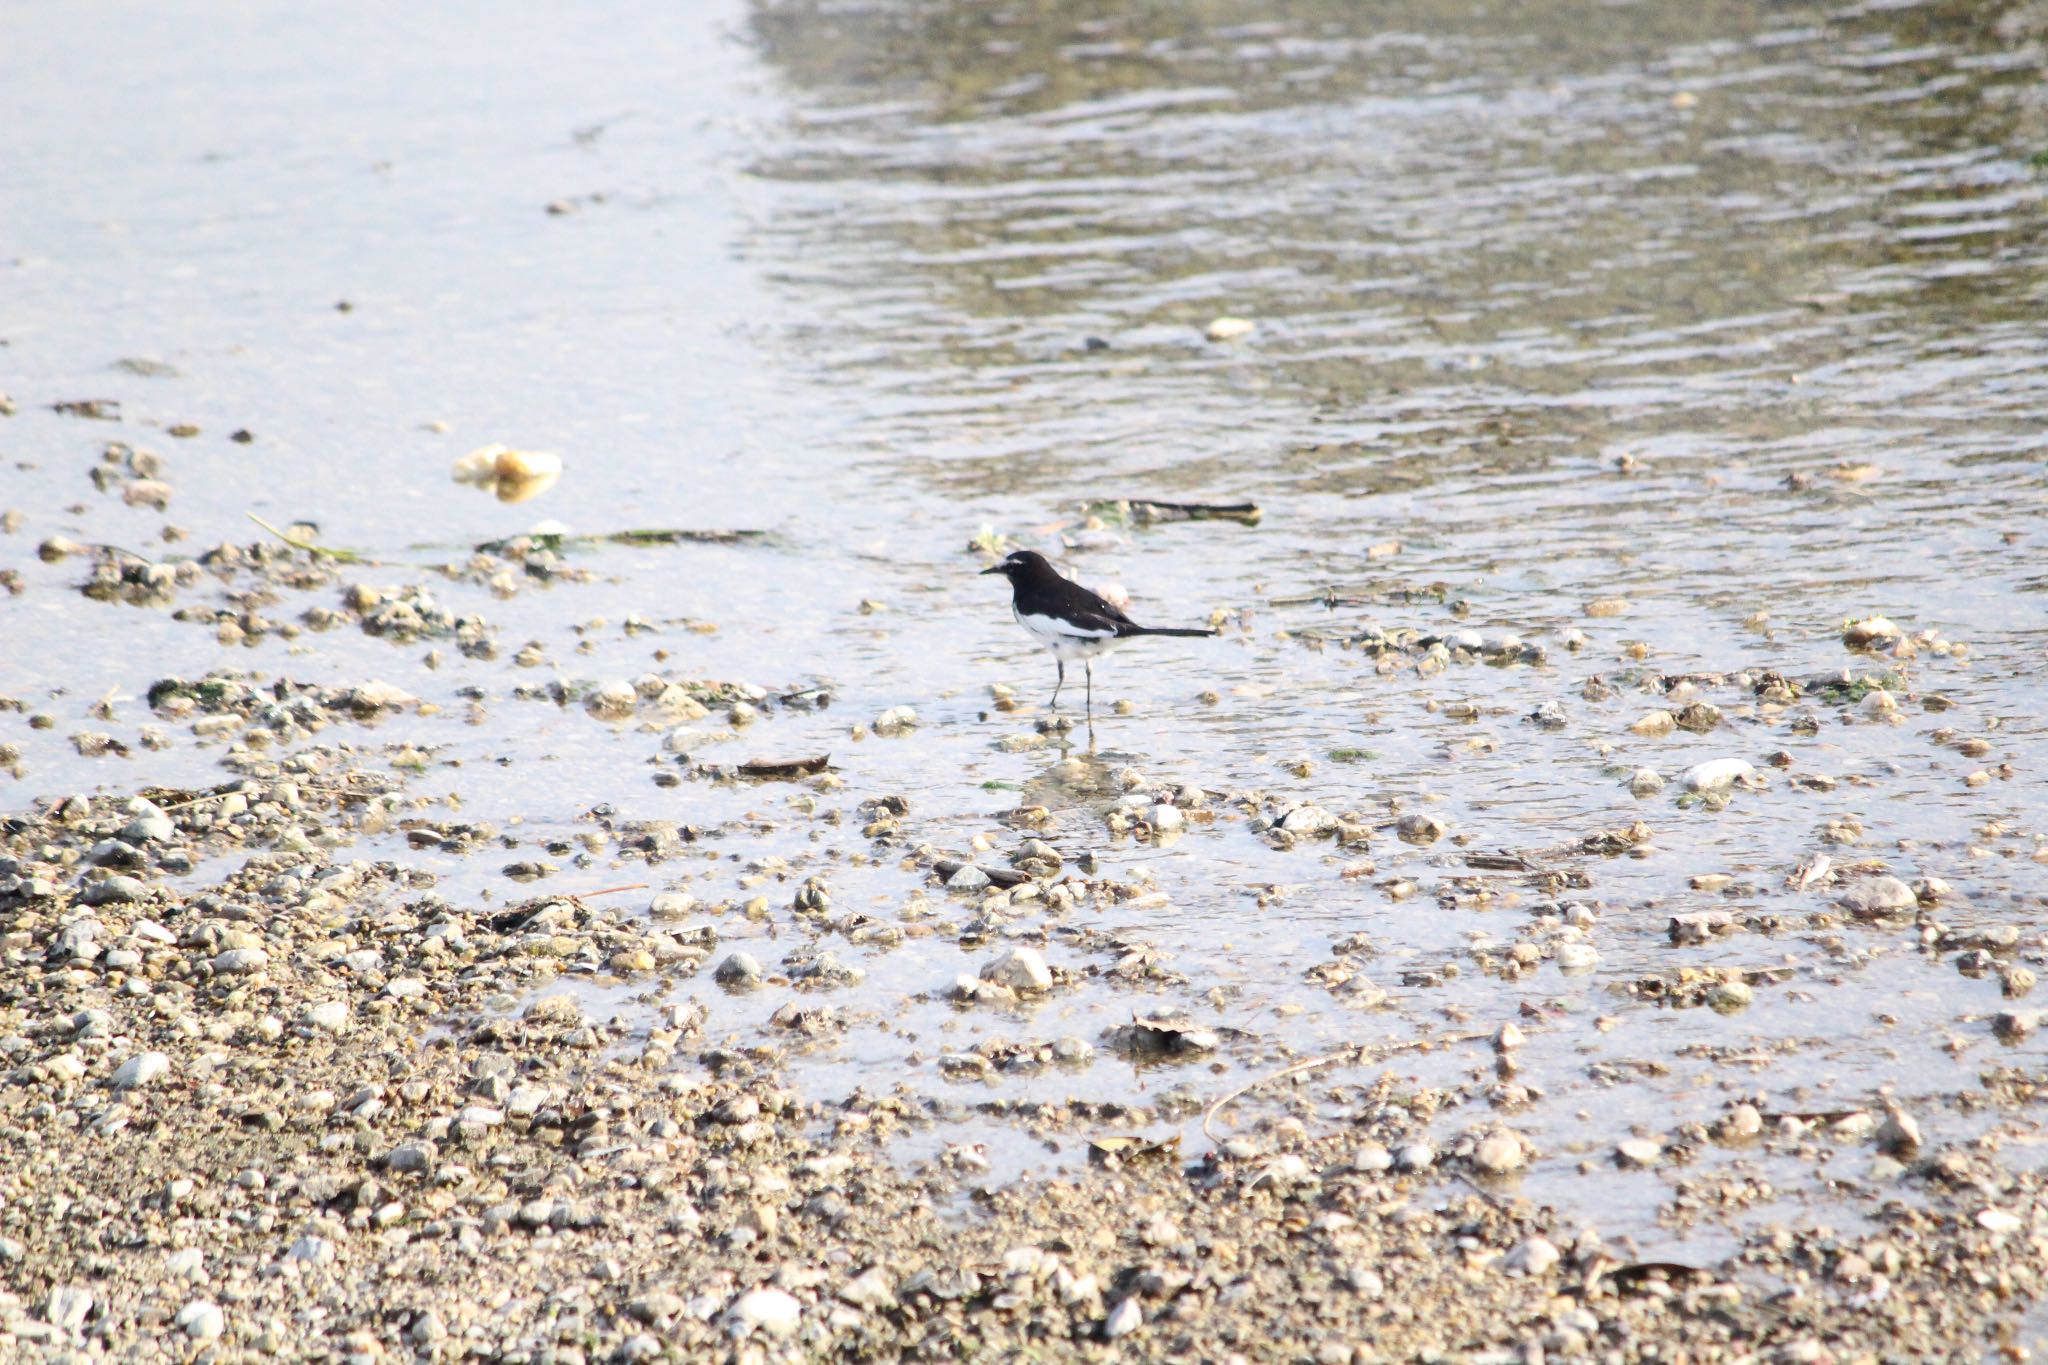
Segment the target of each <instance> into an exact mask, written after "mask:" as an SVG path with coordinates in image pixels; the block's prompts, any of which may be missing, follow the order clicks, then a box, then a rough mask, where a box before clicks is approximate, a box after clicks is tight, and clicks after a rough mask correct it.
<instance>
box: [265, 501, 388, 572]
mask: <svg viewBox="0 0 2048 1365" xmlns="http://www.w3.org/2000/svg"><path fill="white" fill-rule="evenodd" d="M249 520H251V521H253V522H255V523H256V524H257V525H258V526H261V527H262V528H263V529H264V530H266V531H268V532H270V534H272V535H274V536H276V537H277V538H278V539H279V540H281V541H283V542H284V543H285V544H287V545H289V546H291V547H292V548H293V549H294V550H304V551H305V552H306V553H307V554H309V555H311V556H313V557H314V558H315V559H332V560H334V561H335V562H337V563H340V564H376V563H377V562H378V561H377V560H374V559H372V558H370V557H369V556H368V555H365V554H358V553H357V552H356V551H354V550H338V549H335V548H334V547H332V546H329V545H316V544H314V543H313V542H312V541H310V540H304V539H301V538H299V537H297V536H292V535H288V534H286V533H285V532H283V531H280V530H278V529H277V528H276V527H275V526H272V525H271V524H270V523H269V522H267V521H265V520H264V519H263V518H261V517H259V516H257V515H256V514H255V513H254V512H251V513H249Z"/></svg>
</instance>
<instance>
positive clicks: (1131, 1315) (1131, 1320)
mask: <svg viewBox="0 0 2048 1365" xmlns="http://www.w3.org/2000/svg"><path fill="white" fill-rule="evenodd" d="M1144 1325H1145V1314H1144V1311H1143V1310H1142V1309H1140V1308H1139V1307H1138V1301H1137V1299H1136V1298H1127V1299H1123V1300H1121V1301H1119V1302H1118V1304H1117V1306H1116V1307H1114V1308H1112V1309H1110V1310H1109V1316H1108V1317H1106V1318H1104V1319H1103V1320H1102V1335H1103V1338H1104V1339H1105V1340H1107V1341H1115V1340H1116V1339H1117V1338H1119V1337H1127V1336H1129V1335H1130V1334H1131V1333H1133V1332H1135V1331H1137V1330H1138V1329H1139V1328H1140V1327H1142V1326H1144Z"/></svg>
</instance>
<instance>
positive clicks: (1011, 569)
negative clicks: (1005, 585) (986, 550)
mask: <svg viewBox="0 0 2048 1365" xmlns="http://www.w3.org/2000/svg"><path fill="white" fill-rule="evenodd" d="M1051 570H1052V565H1051V564H1048V563H1047V562H1046V559H1045V556H1044V555H1042V554H1040V553H1038V551H1036V550H1012V551H1010V555H1009V558H1007V559H1005V560H1004V561H1003V562H1002V563H1000V564H991V565H989V567H987V568H986V569H983V570H982V572H983V573H985V574H991V573H999V574H1001V575H1002V576H1003V577H1005V578H1007V579H1009V580H1010V581H1011V582H1012V583H1014V582H1016V581H1017V579H1018V578H1019V577H1020V576H1028V575H1031V574H1038V573H1049V572H1051Z"/></svg>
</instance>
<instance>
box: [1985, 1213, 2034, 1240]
mask: <svg viewBox="0 0 2048 1365" xmlns="http://www.w3.org/2000/svg"><path fill="white" fill-rule="evenodd" d="M2026 1225H2027V1224H2026V1220H2025V1219H2023V1218H2021V1217H2020V1216H2019V1215H2018V1214H2016V1213H2008V1212H2006V1211H2005V1210H2004V1209H1986V1210H1984V1212H1982V1213H1980V1214H1978V1215H1977V1226H1978V1227H1980V1228H1982V1229H1984V1231H1986V1232H1988V1233H1991V1234H1992V1235H1993V1236H1997V1237H2003V1236H2005V1235H2006V1234H2007V1233H2011V1232H2018V1231H2019V1230H2020V1229H2021V1228H2023V1227H2025V1226H2026Z"/></svg>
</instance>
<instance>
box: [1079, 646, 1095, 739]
mask: <svg viewBox="0 0 2048 1365" xmlns="http://www.w3.org/2000/svg"><path fill="white" fill-rule="evenodd" d="M1081 669H1082V672H1083V673H1084V674H1085V675H1086V676H1087V679H1088V723H1089V724H1090V725H1093V724H1094V723H1095V661H1094V660H1093V659H1087V660H1084V661H1083V662H1082V664H1081Z"/></svg>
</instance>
